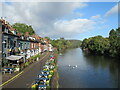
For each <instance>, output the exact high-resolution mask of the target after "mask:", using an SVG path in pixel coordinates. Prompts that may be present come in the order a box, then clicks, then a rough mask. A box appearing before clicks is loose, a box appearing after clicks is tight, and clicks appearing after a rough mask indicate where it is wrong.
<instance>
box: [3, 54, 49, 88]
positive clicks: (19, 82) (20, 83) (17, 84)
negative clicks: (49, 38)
mask: <svg viewBox="0 0 120 90" xmlns="http://www.w3.org/2000/svg"><path fill="white" fill-rule="evenodd" d="M49 55H50V53H47V54H46V56H44V57H43V58H41V60H39V61H37V62H35V63H33V64H32V65H30V66H29V67H27V68H25V69H24V70H23V73H22V74H21V75H20V76H18V77H17V78H15V79H14V80H12V81H10V82H9V83H7V84H5V85H4V86H2V88H3V89H6V88H31V85H32V83H33V82H34V80H35V78H36V77H37V74H39V72H40V71H41V70H42V69H43V66H44V65H45V62H46V61H47V59H49Z"/></svg>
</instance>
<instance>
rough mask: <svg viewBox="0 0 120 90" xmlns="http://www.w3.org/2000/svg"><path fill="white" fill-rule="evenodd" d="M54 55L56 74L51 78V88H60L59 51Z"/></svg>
mask: <svg viewBox="0 0 120 90" xmlns="http://www.w3.org/2000/svg"><path fill="white" fill-rule="evenodd" d="M54 55H55V69H54V75H53V77H52V80H51V88H59V83H58V82H59V74H58V51H55V52H54Z"/></svg>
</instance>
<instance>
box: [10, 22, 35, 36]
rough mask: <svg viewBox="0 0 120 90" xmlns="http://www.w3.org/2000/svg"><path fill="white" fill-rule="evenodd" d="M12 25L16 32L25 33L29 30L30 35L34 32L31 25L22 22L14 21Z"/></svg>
mask: <svg viewBox="0 0 120 90" xmlns="http://www.w3.org/2000/svg"><path fill="white" fill-rule="evenodd" d="M12 27H13V28H15V29H16V30H17V32H18V33H23V34H25V33H26V32H29V34H30V35H33V34H35V31H34V30H33V28H32V26H29V25H26V24H24V23H15V24H13V25H12Z"/></svg>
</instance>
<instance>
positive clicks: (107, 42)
mask: <svg viewBox="0 0 120 90" xmlns="http://www.w3.org/2000/svg"><path fill="white" fill-rule="evenodd" d="M81 47H82V49H86V48H87V49H88V50H89V51H90V52H93V53H99V54H108V55H110V56H112V57H120V28H118V29H116V30H114V29H112V30H111V31H110V33H109V38H103V37H102V36H95V37H91V38H88V39H84V40H83V42H82V45H81Z"/></svg>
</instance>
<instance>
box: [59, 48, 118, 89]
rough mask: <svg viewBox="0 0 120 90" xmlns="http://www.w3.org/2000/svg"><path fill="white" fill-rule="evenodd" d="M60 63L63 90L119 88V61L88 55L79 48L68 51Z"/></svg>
mask: <svg viewBox="0 0 120 90" xmlns="http://www.w3.org/2000/svg"><path fill="white" fill-rule="evenodd" d="M58 61H59V67H58V71H59V75H60V80H59V83H60V87H62V88H115V87H118V62H117V60H112V59H110V58H107V57H104V56H98V55H91V54H89V53H88V54H86V53H83V52H82V50H81V49H80V48H77V49H70V50H66V51H65V52H64V53H63V55H62V56H59V60H58ZM69 65H70V66H69ZM76 65H77V67H76V68H73V67H74V66H76Z"/></svg>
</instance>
